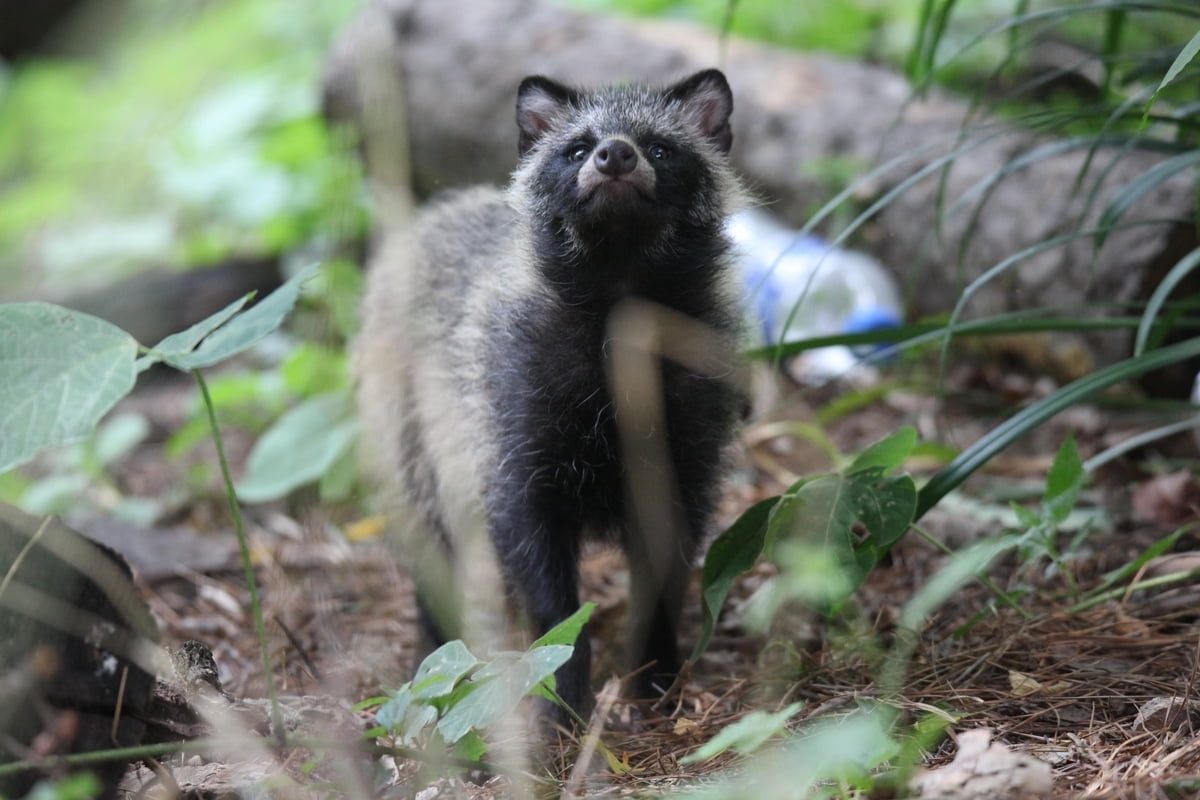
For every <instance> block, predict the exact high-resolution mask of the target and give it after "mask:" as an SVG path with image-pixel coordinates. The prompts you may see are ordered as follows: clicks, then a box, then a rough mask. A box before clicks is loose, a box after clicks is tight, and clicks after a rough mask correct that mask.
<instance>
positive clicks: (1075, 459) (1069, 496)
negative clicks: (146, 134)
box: [1045, 432, 1087, 523]
mask: <svg viewBox="0 0 1200 800" xmlns="http://www.w3.org/2000/svg"><path fill="white" fill-rule="evenodd" d="M1086 474H1087V473H1085V472H1084V471H1083V461H1082V459H1080V458H1079V450H1078V448H1076V447H1075V434H1073V433H1070V432H1068V433H1067V438H1066V439H1065V440H1064V441H1063V443H1062V447H1060V448H1058V453H1057V454H1056V455H1055V456H1054V463H1053V464H1052V465H1051V466H1050V472H1049V473H1048V474H1047V475H1046V497H1045V503H1046V510H1047V511H1049V512H1050V516H1051V518H1052V519H1053V520H1054V521H1055V522H1056V523H1061V522H1063V521H1064V520H1066V518H1067V515H1068V514H1070V513H1071V509H1073V508H1075V500H1076V499H1077V498H1078V497H1079V490H1080V489H1082V488H1083V479H1084V476H1085V475H1086Z"/></svg>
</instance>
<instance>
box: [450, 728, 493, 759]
mask: <svg viewBox="0 0 1200 800" xmlns="http://www.w3.org/2000/svg"><path fill="white" fill-rule="evenodd" d="M487 749H488V746H487V742H485V741H484V740H483V737H482V736H480V735H479V734H478V733H476V732H475V731H467V732H466V733H465V734H463V736H462V738H461V739H459V740H458V741H457V742H455V743H454V757H455V758H463V759H466V760H467V761H478V760H479V759H481V758H483V754H484V753H486V752H487Z"/></svg>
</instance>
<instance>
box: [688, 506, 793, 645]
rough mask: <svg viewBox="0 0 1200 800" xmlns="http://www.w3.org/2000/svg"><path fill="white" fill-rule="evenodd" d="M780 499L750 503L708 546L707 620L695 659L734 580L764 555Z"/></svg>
mask: <svg viewBox="0 0 1200 800" xmlns="http://www.w3.org/2000/svg"><path fill="white" fill-rule="evenodd" d="M778 502H779V498H778V497H770V498H767V499H766V500H760V501H759V502H757V503H755V504H754V505H752V506H750V508H748V509H746V511H745V512H744V513H743V514H742V515H741V516H740V517H738V519H737V521H736V522H734V523H733V524H732V525H730V526H729V528H728V529H727V530H726V531H725V532H724V533H722V534H721V535H720V536H718V537H717V539H716V541H714V542H713V543H712V546H711V547H709V548H708V555H707V556H705V558H704V574H703V578H702V583H701V586H702V587H703V588H702V592H703V604H704V620H703V623H702V624H701V628H700V636H699V638H698V639H697V640H696V646H695V648H693V650H692V659H693V660H695V659H697V658H699V657H700V656H701V655H702V654H703V653H704V650H705V648H707V647H708V642H709V640H710V639H711V638H712V635H713V631H714V630H716V627H717V617H718V616H719V615H720V613H721V606H722V605H724V604H725V597H726V596H727V595H728V594H729V588H730V587H731V586H732V585H733V582H734V580H736V579H737V577H738V576H739V575H741V574H742V573H743V572H745V571H746V570H748V569H750V568H751V567H753V566H754V562H755V561H757V560H758V557H759V556H760V555H762V551H763V544H764V543H765V542H766V538H767V519H768V518H769V516H770V514H771V510H772V509H773V508H775V505H776V504H777V503H778Z"/></svg>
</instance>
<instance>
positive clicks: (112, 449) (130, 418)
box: [92, 414, 150, 466]
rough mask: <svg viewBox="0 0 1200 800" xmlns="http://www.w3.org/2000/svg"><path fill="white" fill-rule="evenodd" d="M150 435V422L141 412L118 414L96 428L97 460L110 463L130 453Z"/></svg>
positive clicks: (95, 450)
mask: <svg viewBox="0 0 1200 800" xmlns="http://www.w3.org/2000/svg"><path fill="white" fill-rule="evenodd" d="M149 435H150V423H149V421H147V419H146V417H145V416H143V415H141V414H117V415H114V416H112V417H109V418H108V419H107V420H105V422H104V424H103V425H101V426H100V427H99V428H98V429H97V430H96V438H95V440H94V441H93V443H92V449H93V451H94V453H95V455H96V460H97V461H99V462H100V463H101V464H103V465H106V466H107V465H109V464H112V463H114V462H116V461H117V460H118V459H120V458H123V457H124V456H126V455H128V454H129V452H130V451H132V450H133V448H135V447H137V446H138V445H139V444H141V443H142V442H144V441H145V440H146V437H147V436H149Z"/></svg>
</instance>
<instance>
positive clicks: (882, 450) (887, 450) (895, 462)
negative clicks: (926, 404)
mask: <svg viewBox="0 0 1200 800" xmlns="http://www.w3.org/2000/svg"><path fill="white" fill-rule="evenodd" d="M916 444H917V431H916V428H913V427H912V426H910V425H905V426H904V427H902V428H900V430H898V431H896V432H895V433H893V434H892V435H891V436H887V437H885V438H883V439H880V440H879V441H878V442H875V444H873V445H871V446H870V447H868V448H867V449H866V450H863V451H862V452H861V453H859V454H858V457H856V458H855V459H854V462H853V463H852V464H851V465H850V468H849V470H847V471H848V472H859V471H861V470H866V469H870V468H872V467H878V468H879V469H882V470H883V471H884V472H891V471H892V470H895V469H899V468H900V465H901V464H903V463H904V460H905V459H906V458H908V457H909V456H910V455H911V454H912V451H913V448H914V447H915V446H916Z"/></svg>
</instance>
